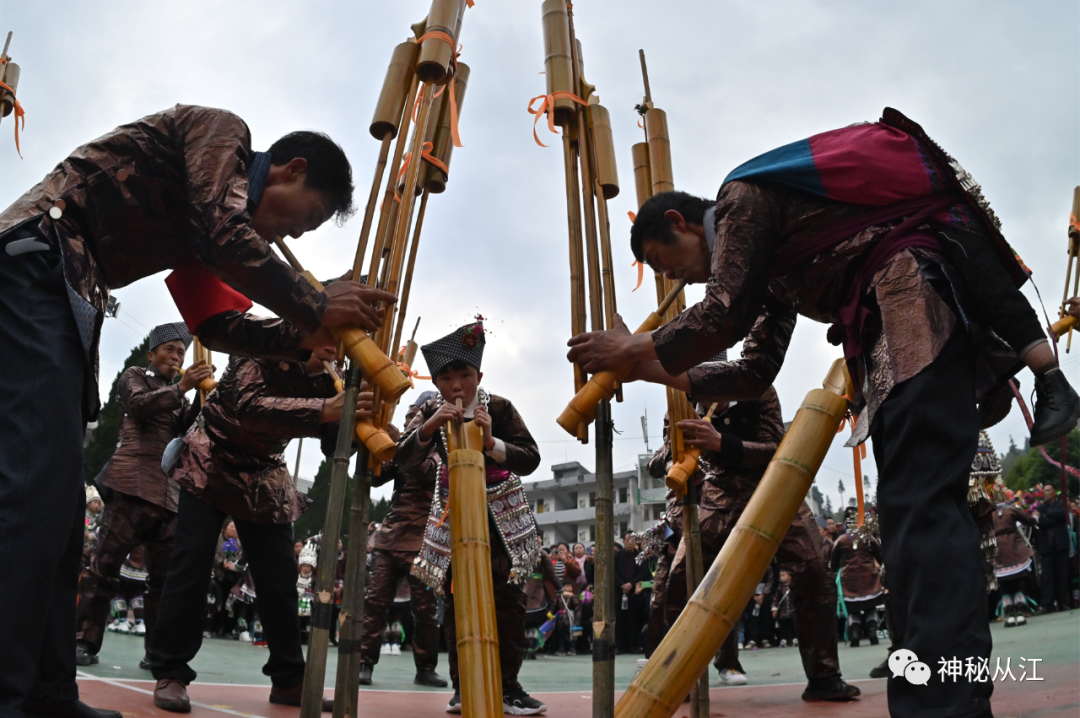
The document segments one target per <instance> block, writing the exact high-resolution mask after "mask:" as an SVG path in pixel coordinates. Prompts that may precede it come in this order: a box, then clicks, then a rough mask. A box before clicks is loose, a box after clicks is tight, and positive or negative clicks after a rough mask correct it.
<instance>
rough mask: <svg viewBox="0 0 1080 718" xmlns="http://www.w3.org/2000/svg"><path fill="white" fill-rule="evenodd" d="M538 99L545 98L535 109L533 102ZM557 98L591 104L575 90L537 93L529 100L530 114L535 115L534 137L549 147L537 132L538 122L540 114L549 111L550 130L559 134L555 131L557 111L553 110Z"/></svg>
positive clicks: (580, 103) (539, 142) (585, 104)
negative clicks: (546, 93)
mask: <svg viewBox="0 0 1080 718" xmlns="http://www.w3.org/2000/svg"><path fill="white" fill-rule="evenodd" d="M537 100H543V102H541V103H540V106H539V107H537V108H536V109H535V110H534V109H533V103H534V102H536V101H537ZM555 100H573V101H574V102H576V103H578V104H579V105H581V106H583V107H588V106H589V103H587V102H585V100H583V99H581V98H580V97H578V96H577V95H575V94H574V93H573V92H567V91H566V90H558V91H556V92H552V93H551V94H550V95H537V96H536V97H534V98H532V99H531V100H529V106H528V108H527V109H528V110H529V114H530V115H535V116H534V117H533V139H534V140H536V144H538V145H540V146H541V147H547V145H545V144H544V143H543V142H541V141H540V136H539V135H537V134H536V123H537V122H539V121H540V115H542V114H544V113H545V112H547V123H548V130H550V131H551V133H552V134H553V135H557V134H559V133H558V132H556V131H555V113H554V112H552V110H554V109H555Z"/></svg>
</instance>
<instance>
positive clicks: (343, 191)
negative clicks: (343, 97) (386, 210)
mask: <svg viewBox="0 0 1080 718" xmlns="http://www.w3.org/2000/svg"><path fill="white" fill-rule="evenodd" d="M269 152H270V163H271V164H275V165H285V164H288V163H289V162H290V161H292V160H294V159H296V158H297V157H303V158H304V159H305V160H307V163H308V166H307V175H306V177H305V179H304V186H305V187H310V188H311V189H313V190H315V191H317V192H321V193H322V194H323V195H325V196H326V198H327V200H328V201H329V203H330V207H329V208H328V209H330V210H331V212H332V214H333V216H334V218H335V219H336V220H337V223H338V225H342V224H344V223H345V221H346V220H347V219H349V217H351V216H352V215H353V212H354V211H355V210H354V208H353V201H352V197H353V180H352V165H350V164H349V158H348V157H346V156H345V150H343V149H341V147H340V146H338V144H337V143H336V142H334V141H333V140H332V139H330V138H329V137H328V136H327V135H324V134H323V133H322V132H310V131H306V130H305V131H300V132H290V133H289V134H287V135H285V136H284V137H282V138H281V139H280V140H278V141H277V142H275V143H274V144H272V145H270V150H269Z"/></svg>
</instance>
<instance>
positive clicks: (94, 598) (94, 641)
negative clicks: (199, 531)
mask: <svg viewBox="0 0 1080 718" xmlns="http://www.w3.org/2000/svg"><path fill="white" fill-rule="evenodd" d="M175 528H176V514H174V513H173V512H172V511H169V510H168V509H165V508H163V507H161V506H158V505H157V504H152V503H150V502H149V501H144V500H143V499H140V498H139V497H138V496H129V495H127V494H124V493H121V492H119V491H113V495H112V499H111V500H110V501H109V503H108V504H107V505H106V506H105V515H104V516H103V517H102V519H101V527H100V528H99V529H98V542H97V546H96V547H95V549H94V554H93V556H91V557H90V568H88V569H87V570H86V572H85V573H84V574H83V577H82V580H81V581H80V582H79V610H78V614H77V616H76V626H77V629H76V632H75V638H76V639H78V640H80V641H85V642H86V643H88V644H89V645H90V652H91V653H94V654H96V653H97V652H98V651H100V650H101V639H102V636H103V635H104V633H105V623H106V621H107V620H108V617H109V604H110V602H111V601H112V599H113V596H115V595H116V594H117V593H118V591H119V587H120V567H121V566H122V565H123V563H124V559H125V558H127V555H128V554H129V553H130V552H131V551H132V550H133V549H134V548H135V547H136V546H140V545H145V546H146V569H147V573H148V574H149V575H148V576H147V577H146V591H145V593H144V594H143V597H144V602H143V611H144V617H145V622H146V637H145V639H144V642H145V644H146V646H147V647H149V646H150V634H152V633H153V631H154V623H155V621H156V618H157V608H158V603H159V601H160V600H161V587H162V585H163V584H164V583H165V573H166V571H167V569H168V568H169V555H170V554H171V553H172V549H173V531H174V530H175Z"/></svg>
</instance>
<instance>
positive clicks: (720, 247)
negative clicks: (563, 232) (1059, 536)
mask: <svg viewBox="0 0 1080 718" xmlns="http://www.w3.org/2000/svg"><path fill="white" fill-rule="evenodd" d="M631 246H632V248H633V250H634V253H635V255H636V256H637V258H638V259H639V260H642V261H646V262H647V263H648V264H649V265H650V266H652V267H653V268H654V269H656V270H658V271H662V272H664V273H665V274H666V275H667V276H669V277H672V278H683V279H686V280H688V281H690V282H703V281H708V288H707V290H706V296H705V299H704V301H702V302H701V303H699V304H697V305H695V306H694V307H691V308H690V309H688V310H687V311H686V312H684V313H683V314H682V315H681V316H680V317H678V318H676V319H675V320H674V321H672V322H670V323H669V324H668V325H667V326H665V327H663V328H661V329H659V330H657V331H656V332H652V333H648V334H641V335H630V334H629V333H628V332H627V331H626V329H625V328H619V329H615V330H609V331H607V332H603V333H593V334H584V335H580V336H578V337H575V338H573V339H572V340H571V342H570V344H571V346H572V349H571V351H570V353H569V359H570V360H571V361H576V362H579V363H580V364H581V365H582V366H583V367H584V369H585V370H586V371H588V372H595V371H599V370H601V369H611V368H615V367H618V366H621V365H625V364H627V363H630V362H635V361H637V362H640V361H656V360H659V362H660V364H661V369H662V370H663V371H664V372H665V373H666V374H668V375H669V376H671V377H673V378H676V379H678V382H679V383H680V384H682V385H683V386H682V387H681V388H684V390H687V391H690V393H694V392H695V390H694V380H695V379H694V371H693V370H691V371H690V372H689V374H687V373H685V372H687V370H688V369H690V368H691V367H694V366H695V365H696V364H697V363H698V362H700V361H702V360H703V359H705V358H706V357H708V356H711V355H712V354H714V353H715V352H717V351H718V350H720V349H723V348H725V347H730V346H732V345H733V344H734V343H735V342H737V341H738V340H739V339H741V338H742V337H743V336H745V335H746V333H747V331H748V330H749V329H750V326H751V324H752V323H753V322H754V320H755V318H757V317H758V316H759V314H761V312H762V310H763V308H764V307H765V306H767V305H768V304H769V303H776V304H778V305H780V306H786V307H787V308H788V310H789V311H795V312H798V313H800V314H804V315H806V316H809V317H811V318H813V319H816V320H819V321H827V322H836V326H835V327H834V329H832V330H830V337H831V338H833V339H835V340H837V341H842V342H843V344H844V354H845V357H846V358H847V359H848V360H849V366H851V367H852V368H854V370H855V371H854V377H855V382H856V386H857V387H858V388H859V390H860V394H859V396H857V397H856V400H857V401H858V402H860V403H859V405H858V408H859V409H860V420H859V422H858V425H857V429H856V434H855V437H854V438H853V441H855V442H861V441H863V440H865V439H866V438H867V437H868V436H873V439H874V453H875V458H876V459H877V465H878V471H879V476H880V479H879V493H878V499H879V509H880V526H881V534H882V544H883V547H884V553H885V564H886V565H887V566H888V567H889V574H890V576H889V578H890V586H895V588H891V589H890V590H892V591H893V592H894V593H895V595H894V597H893V598H894V600H895V604H894V609H895V617H896V620H897V623H898V629H899V631H900V632H901V633H902V634H903V635H904V645H903V648H907V649H910V650H912V651H914V652H915V654H916V655H917V656H918V657H919V660H921V661H923V662H925V663H927V664H929V665H937V661H938V659H940V658H945V659H951V658H952V657H954V656H965V657H967V656H970V657H972V658H974V659H979V658H989V656H990V631H989V627H988V624H987V620H986V600H985V596H984V595H983V588H982V564H981V559H980V555H979V545H978V533H977V529H976V527H975V525H974V522H973V521H972V519H971V516H970V512H969V511H968V508H967V502H966V495H967V478H968V473H969V471H970V461H971V456H972V455H974V453H975V450H976V447H977V443H978V428H979V412H978V411H977V409H976V400H977V398H979V397H980V396H983V395H985V394H986V392H988V391H989V390H991V389H992V388H993V387H994V386H999V385H1000V378H1001V377H1002V376H1003V375H1004V374H1007V372H1008V371H1010V370H1012V369H1013V368H1014V366H1015V364H1016V358H1017V356H1018V355H1023V356H1024V361H1025V363H1027V365H1028V366H1029V367H1031V368H1032V369H1033V371H1035V373H1036V391H1037V394H1038V397H1039V404H1038V405H1037V407H1036V422H1035V427H1034V429H1033V441H1034V440H1035V439H1036V438H1038V439H1041V440H1042V441H1046V440H1048V439H1050V438H1054V437H1055V436H1059V435H1060V434H1061V433H1064V432H1065V431H1067V430H1068V429H1069V428H1071V427H1072V426H1075V422H1076V414H1077V412H1078V411H1080V406H1078V403H1077V399H1076V394H1075V392H1073V391H1072V389H1071V387H1069V386H1068V383H1067V382H1066V381H1065V378H1064V375H1063V374H1062V372H1061V371H1060V369H1058V368H1057V365H1056V361H1055V360H1054V356H1053V352H1052V351H1051V350H1050V347H1049V345H1048V344H1047V343H1046V341H1045V335H1044V334H1043V332H1042V330H1041V328H1040V325H1039V322H1038V319H1037V318H1036V317H1035V316H1034V312H1032V310H1031V308H1030V306H1028V305H1027V303H1026V301H1024V300H1023V297H1022V295H1019V294H1018V293H1016V292H1015V291H1014V289H1015V286H1016V285H1018V284H1020V283H1021V282H1022V281H1023V280H1024V279H1025V278H1026V276H1025V272H1024V270H1023V268H1022V266H1021V265H1020V264H1019V263H1018V262H1017V261H1016V260H1015V259H1014V258H1013V255H1012V253H1011V251H1010V250H1009V249H1008V245H1007V244H1006V243H1005V241H1004V238H1003V237H1002V236H1001V234H1000V232H999V231H998V230H997V228H996V221H995V219H994V218H993V216H992V215H991V214H990V213H989V211H988V208H987V207H986V206H985V202H983V201H982V200H981V195H980V194H979V190H978V185H976V184H975V183H974V181H973V180H972V179H971V177H970V175H968V174H967V173H966V172H964V171H963V169H962V168H960V166H959V165H958V164H957V163H956V162H955V160H952V158H951V157H949V156H948V155H947V154H946V153H945V152H944V151H942V150H941V149H940V148H939V147H938V146H937V145H935V144H934V143H933V142H932V141H931V140H930V139H929V138H928V137H927V136H926V135H925V133H924V132H923V131H922V129H921V128H920V127H919V126H918V125H916V124H915V123H913V122H911V121H910V120H908V119H907V118H906V117H904V116H903V115H901V114H900V113H899V112H896V111H895V110H892V109H886V111H885V113H884V118H883V120H882V121H881V122H879V123H877V124H872V125H871V124H864V125H857V126H852V127H848V128H845V129H843V130H836V131H834V132H829V133H825V134H823V135H818V136H815V137H812V138H810V139H809V140H805V141H802V142H798V143H794V144H792V145H788V146H786V147H783V148H780V149H779V150H775V151H773V152H770V153H767V154H766V155H763V156H762V157H759V158H757V159H755V160H751V161H750V162H748V163H746V164H745V165H743V166H742V167H740V168H738V169H737V170H736V171H735V172H733V173H732V175H730V176H729V177H728V179H727V180H726V181H725V183H724V185H723V186H722V187H721V189H720V192H719V194H718V197H717V201H716V203H715V204H713V203H710V202H706V201H701V200H695V199H694V198H692V197H690V196H689V195H685V194H683V193H662V194H660V195H657V196H655V197H653V198H652V199H650V200H649V201H648V202H646V203H645V204H644V205H643V206H642V208H641V211H639V212H638V215H637V221H636V222H635V224H634V227H633V230H632V233H631ZM972 276H977V278H978V280H979V281H976V282H972V281H968V280H967V279H968V278H969V277H972ZM977 361H978V362H979V364H978V370H977ZM995 370H996V371H995ZM863 402H864V403H863ZM992 691H993V686H992V684H991V683H989V682H986V683H979V682H956V683H955V684H954V683H944V682H943V681H942V680H940V677H939V676H938V675H937V674H934V675H932V676H931V680H930V682H929V684H928V685H926V686H916V685H911V684H909V683H907V682H906V681H903V680H898V679H890V682H889V704H890V711H891V712H892V714H893V715H894V716H904V717H906V716H918V715H938V714H940V713H941V712H942V711H948V712H949V715H950V716H956V717H957V718H959V717H961V716H989V715H990V695H991V693H992Z"/></svg>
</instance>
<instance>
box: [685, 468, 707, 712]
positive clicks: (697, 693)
mask: <svg viewBox="0 0 1080 718" xmlns="http://www.w3.org/2000/svg"><path fill="white" fill-rule="evenodd" d="M697 493H698V492H697V487H696V486H695V485H694V484H693V482H690V484H689V485H688V486H687V491H686V493H685V494H684V495H683V528H684V529H685V533H684V536H685V539H686V549H685V554H686V555H685V556H684V560H685V561H686V595H687V596H693V595H694V592H695V591H697V587H698V586H699V585H701V578H702V577H703V576H704V575H705V559H704V557H703V556H702V549H701V523H700V522H699V521H698V505H697V502H698V495H697ZM690 718H709V672H708V671H707V670H706V671H704V672H702V674H701V678H699V679H698V682H697V683H695V684H694V687H693V688H692V689H691V690H690Z"/></svg>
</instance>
